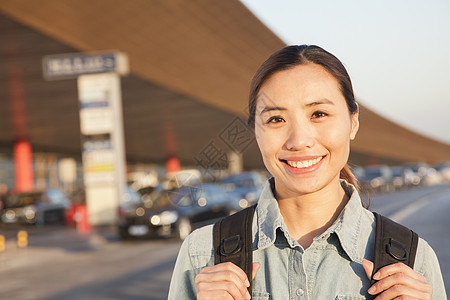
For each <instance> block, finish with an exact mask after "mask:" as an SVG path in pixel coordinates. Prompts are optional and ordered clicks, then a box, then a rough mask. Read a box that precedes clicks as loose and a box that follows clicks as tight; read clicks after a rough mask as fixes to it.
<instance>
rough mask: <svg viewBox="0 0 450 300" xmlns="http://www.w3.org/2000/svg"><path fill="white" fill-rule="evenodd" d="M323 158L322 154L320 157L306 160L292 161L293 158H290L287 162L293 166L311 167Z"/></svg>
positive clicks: (300, 167)
mask: <svg viewBox="0 0 450 300" xmlns="http://www.w3.org/2000/svg"><path fill="white" fill-rule="evenodd" d="M321 160H322V156H321V157H318V158H315V159H310V160H304V161H291V160H288V161H287V163H288V164H289V165H290V166H291V167H294V168H298V169H302V168H308V167H311V166H312V165H315V164H317V163H318V162H319V161H321Z"/></svg>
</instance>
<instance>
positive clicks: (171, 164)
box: [166, 156, 180, 174]
mask: <svg viewBox="0 0 450 300" xmlns="http://www.w3.org/2000/svg"><path fill="white" fill-rule="evenodd" d="M178 171H180V161H179V160H178V158H176V157H174V156H172V157H170V158H169V159H168V160H167V162H166V172H167V174H173V173H175V172H178Z"/></svg>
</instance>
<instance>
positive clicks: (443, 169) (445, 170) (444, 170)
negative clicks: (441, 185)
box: [434, 162, 450, 182]
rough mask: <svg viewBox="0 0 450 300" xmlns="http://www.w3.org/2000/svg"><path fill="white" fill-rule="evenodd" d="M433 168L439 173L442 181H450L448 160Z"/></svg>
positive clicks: (449, 163)
mask: <svg viewBox="0 0 450 300" xmlns="http://www.w3.org/2000/svg"><path fill="white" fill-rule="evenodd" d="M434 169H435V170H436V171H438V172H439V173H441V175H442V178H443V180H444V181H447V182H449V181H450V162H444V163H440V164H437V165H436V166H434Z"/></svg>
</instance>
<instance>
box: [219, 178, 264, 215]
mask: <svg viewBox="0 0 450 300" xmlns="http://www.w3.org/2000/svg"><path fill="white" fill-rule="evenodd" d="M264 182H265V179H264V178H263V177H262V176H261V175H260V174H259V173H257V172H245V173H240V174H236V175H231V176H228V177H226V178H224V179H223V180H222V185H223V187H224V188H225V190H226V191H227V192H229V193H234V194H236V196H237V197H239V199H238V203H237V207H236V209H237V210H240V209H243V208H246V207H248V206H250V205H253V204H255V203H256V202H257V201H258V199H259V196H260V194H261V191H262V188H263V186H264Z"/></svg>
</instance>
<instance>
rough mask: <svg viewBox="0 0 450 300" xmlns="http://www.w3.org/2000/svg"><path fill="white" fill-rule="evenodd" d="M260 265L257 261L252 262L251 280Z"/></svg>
mask: <svg viewBox="0 0 450 300" xmlns="http://www.w3.org/2000/svg"><path fill="white" fill-rule="evenodd" d="M260 267H261V265H260V264H259V263H253V270H252V280H253V279H255V276H256V273H257V272H258V270H259V268H260Z"/></svg>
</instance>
